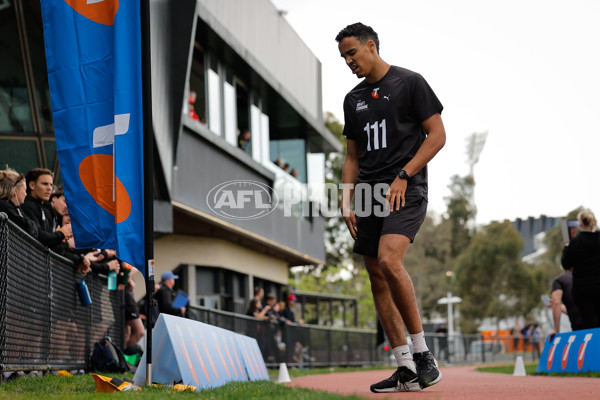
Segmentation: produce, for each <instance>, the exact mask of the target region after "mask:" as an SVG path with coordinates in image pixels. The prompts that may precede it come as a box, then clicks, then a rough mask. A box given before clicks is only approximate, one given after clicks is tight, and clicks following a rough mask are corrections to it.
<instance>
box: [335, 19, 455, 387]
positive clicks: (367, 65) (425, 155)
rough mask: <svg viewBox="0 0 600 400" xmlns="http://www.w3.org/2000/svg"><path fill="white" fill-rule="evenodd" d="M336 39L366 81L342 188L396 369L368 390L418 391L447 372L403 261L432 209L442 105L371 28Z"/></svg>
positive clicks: (353, 109) (348, 119)
mask: <svg viewBox="0 0 600 400" xmlns="http://www.w3.org/2000/svg"><path fill="white" fill-rule="evenodd" d="M336 41H337V42H338V49H339V51H340V55H341V56H342V58H343V59H344V61H345V62H346V65H348V67H350V69H351V70H352V73H353V74H356V75H357V77H358V78H364V80H363V81H362V82H360V83H359V84H358V85H357V86H356V87H355V88H354V89H352V90H351V91H350V92H349V93H348V94H347V95H346V98H345V99H344V118H345V126H344V135H345V136H346V139H347V150H346V159H345V161H344V166H343V169H342V182H343V183H344V184H349V185H350V186H352V189H350V190H344V192H343V195H342V207H341V211H342V215H343V216H344V221H345V223H346V225H347V227H348V230H349V231H350V234H351V235H352V237H353V238H354V239H355V246H354V252H355V253H358V254H361V255H362V256H363V257H364V261H365V266H366V268H367V271H368V272H369V278H370V280H371V289H372V292H373V297H374V300H375V307H376V308H377V313H378V316H379V320H380V321H381V324H382V326H383V328H384V330H385V333H386V335H387V337H388V339H389V341H390V343H391V344H392V348H393V352H394V356H395V357H396V361H397V364H398V369H397V370H396V371H395V372H394V374H393V375H392V377H390V378H389V379H384V380H383V381H381V382H378V383H376V384H374V385H371V391H373V392H395V391H418V390H421V389H422V388H426V387H428V386H431V385H434V384H436V383H437V382H439V381H440V380H441V378H442V375H441V373H440V371H439V370H438V368H437V362H436V361H435V359H434V357H433V355H432V354H431V352H430V351H429V349H428V348H427V345H426V343H425V338H424V336H423V325H422V323H421V317H420V315H419V309H418V307H417V301H416V297H415V292H414V288H413V285H412V281H411V279H410V276H409V275H408V273H407V272H406V269H405V268H404V256H405V254H406V250H407V249H408V245H409V244H410V243H411V242H412V241H413V240H414V237H415V235H416V234H417V232H418V230H419V227H420V226H421V224H422V223H423V220H424V219H425V213H426V211H427V167H426V165H427V163H428V162H429V161H430V160H431V159H432V158H433V157H434V156H435V154H436V153H437V152H438V151H439V150H440V149H441V148H442V147H443V146H444V144H445V141H446V132H445V130H444V125H443V123H442V119H441V116H440V114H441V112H442V109H443V107H442V104H441V103H440V101H439V100H438V99H437V97H436V95H435V93H434V92H433V90H432V89H431V88H430V87H429V85H428V84H427V82H426V81H425V79H423V77H422V76H421V75H419V74H417V73H415V72H412V71H409V70H407V69H404V68H400V67H396V66H391V65H389V64H387V63H386V62H385V61H384V60H383V59H381V57H380V56H379V39H378V37H377V33H375V31H373V29H372V28H371V27H368V26H365V25H363V24H361V23H356V24H353V25H349V26H347V27H346V28H344V29H343V30H342V31H341V32H340V33H339V34H338V35H337V37H336ZM355 194H356V201H355V211H353V210H352V209H351V203H352V198H353V197H354V195H355ZM404 324H406V328H407V329H408V332H409V334H410V336H411V340H412V344H413V352H414V354H413V355H411V354H410V350H409V347H408V344H407V338H406V335H405V333H404V326H403V325H404Z"/></svg>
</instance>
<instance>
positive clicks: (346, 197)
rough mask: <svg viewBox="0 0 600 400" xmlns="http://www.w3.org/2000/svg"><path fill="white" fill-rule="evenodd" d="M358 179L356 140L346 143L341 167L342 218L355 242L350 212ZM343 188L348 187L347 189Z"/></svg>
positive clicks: (351, 212)
mask: <svg viewBox="0 0 600 400" xmlns="http://www.w3.org/2000/svg"><path fill="white" fill-rule="evenodd" d="M357 179H358V146H357V144H356V140H352V139H348V140H347V141H346V158H345V160H344V166H343V167H342V184H343V185H344V187H342V207H341V211H342V217H343V218H344V222H345V223H346V226H347V227H348V230H349V231H350V235H351V236H352V239H355V240H356V216H355V215H354V211H352V198H353V197H354V186H355V185H356V180H357ZM345 186H348V187H347V188H346V187H345Z"/></svg>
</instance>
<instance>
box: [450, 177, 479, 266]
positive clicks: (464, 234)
mask: <svg viewBox="0 0 600 400" xmlns="http://www.w3.org/2000/svg"><path fill="white" fill-rule="evenodd" d="M450 179H451V181H450V185H448V188H449V189H450V192H451V195H450V196H449V197H446V199H445V200H446V207H447V209H446V214H447V218H446V219H447V221H448V223H449V224H450V237H451V243H450V257H451V258H452V259H454V258H456V257H457V256H458V255H459V254H460V252H461V251H462V250H463V249H465V248H466V247H467V246H468V245H469V242H470V241H471V235H472V232H471V230H470V229H469V225H474V222H475V215H476V214H477V209H476V208H475V205H473V204H472V202H471V199H472V197H473V191H474V189H475V179H473V176H472V175H468V176H465V177H460V176H458V175H454V176H452V178H450Z"/></svg>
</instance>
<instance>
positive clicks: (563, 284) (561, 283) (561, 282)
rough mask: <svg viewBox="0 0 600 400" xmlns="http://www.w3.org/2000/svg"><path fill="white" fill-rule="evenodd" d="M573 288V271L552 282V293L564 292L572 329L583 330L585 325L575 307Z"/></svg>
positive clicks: (563, 295)
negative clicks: (556, 291)
mask: <svg viewBox="0 0 600 400" xmlns="http://www.w3.org/2000/svg"><path fill="white" fill-rule="evenodd" d="M572 288H573V274H572V273H571V271H568V272H566V273H564V274H560V275H559V276H557V277H556V278H554V281H552V292H554V291H555V290H562V292H563V293H562V302H563V304H564V305H565V307H566V308H567V313H568V315H569V321H571V329H573V330H574V331H575V330H578V329H582V327H583V325H582V322H581V315H580V314H579V310H578V309H577V306H576V305H575V301H574V300H573V292H572V291H571V290H572Z"/></svg>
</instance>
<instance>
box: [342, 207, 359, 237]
mask: <svg viewBox="0 0 600 400" xmlns="http://www.w3.org/2000/svg"><path fill="white" fill-rule="evenodd" d="M341 211H342V218H344V222H345V223H346V227H348V231H350V236H352V239H354V240H356V214H354V211H352V210H351V209H349V208H342V210H341Z"/></svg>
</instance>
